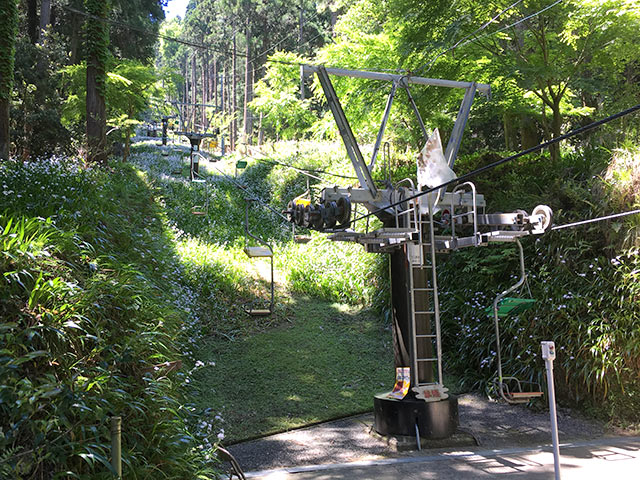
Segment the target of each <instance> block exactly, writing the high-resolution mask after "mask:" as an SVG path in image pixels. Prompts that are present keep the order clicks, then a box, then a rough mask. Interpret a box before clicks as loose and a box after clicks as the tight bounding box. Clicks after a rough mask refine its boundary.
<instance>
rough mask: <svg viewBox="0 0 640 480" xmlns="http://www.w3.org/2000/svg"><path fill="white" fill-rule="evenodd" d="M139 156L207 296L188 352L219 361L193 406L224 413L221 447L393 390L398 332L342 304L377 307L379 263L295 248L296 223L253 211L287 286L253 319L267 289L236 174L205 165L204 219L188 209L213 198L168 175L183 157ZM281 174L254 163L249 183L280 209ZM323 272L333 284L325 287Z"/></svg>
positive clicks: (319, 248) (223, 165)
mask: <svg viewBox="0 0 640 480" xmlns="http://www.w3.org/2000/svg"><path fill="white" fill-rule="evenodd" d="M137 150H138V152H139V153H138V156H137V157H136V156H134V159H133V161H137V162H138V164H139V165H140V166H141V167H142V168H143V169H144V170H145V171H146V172H147V173H148V175H149V177H150V178H151V179H152V181H153V183H154V184H155V185H156V186H157V187H158V188H160V189H161V190H162V191H163V192H164V199H165V203H166V211H167V214H168V215H169V218H170V221H171V222H173V223H174V224H175V226H176V229H177V231H178V232H179V233H180V232H184V235H183V236H181V237H180V239H179V241H178V243H177V246H176V248H177V250H178V252H179V253H180V256H181V259H182V262H183V265H185V278H186V279H187V282H188V283H189V285H190V286H191V288H192V289H193V290H194V292H197V294H198V296H199V297H198V302H199V310H198V318H199V324H200V326H201V328H202V336H201V337H198V339H197V341H196V342H195V343H193V344H192V351H193V354H194V358H195V359H197V361H200V362H202V363H204V364H208V363H209V362H215V364H216V366H215V368H212V369H203V370H202V371H201V372H199V373H196V374H195V375H194V376H193V378H192V382H191V385H192V386H193V387H194V388H195V390H196V391H197V395H195V396H194V397H193V400H194V401H195V402H196V403H197V406H198V408H197V410H198V411H213V412H215V413H220V414H221V415H222V416H223V418H224V419H225V423H224V430H225V432H224V434H225V442H233V441H239V440H242V439H247V438H252V437H255V436H259V435H264V434H267V433H273V432H276V431H283V430H286V429H289V428H293V427H299V426H302V425H305V424H308V423H313V422H318V421H322V420H328V419H331V418H336V417H341V416H345V415H350V414H354V413H358V412H361V411H364V410H370V409H371V407H372V396H373V394H374V393H377V392H379V391H381V390H384V389H390V388H391V387H392V384H393V364H392V359H393V354H392V351H391V345H390V341H391V333H390V331H388V330H387V329H386V325H385V323H384V321H383V320H382V319H381V317H380V315H379V314H375V313H374V312H372V311H361V307H349V306H347V305H344V304H341V303H334V300H339V301H340V300H342V301H344V300H347V299H348V300H351V301H352V302H355V303H364V302H367V301H369V300H370V299H371V296H372V295H371V293H370V292H371V291H372V290H375V288H376V285H377V283H376V282H370V281H369V282H368V283H369V284H370V285H369V287H368V289H367V288H365V284H366V283H367V276H368V275H369V277H368V278H369V279H371V280H374V279H375V278H374V277H371V276H370V275H372V270H371V268H362V264H363V262H364V264H367V265H370V264H371V261H372V260H379V258H378V257H377V256H366V257H365V255H366V254H364V252H363V251H362V249H361V248H357V247H353V246H350V245H344V244H333V243H331V242H326V241H324V240H323V239H321V238H317V239H316V240H314V242H312V243H311V244H308V245H305V246H301V245H297V244H293V242H291V235H290V230H289V227H288V226H286V225H282V224H281V223H280V222H279V219H278V218H277V217H276V216H274V215H273V214H271V213H269V212H268V211H267V210H264V209H259V208H254V209H252V210H251V223H252V225H253V226H254V231H256V232H257V233H259V234H260V235H262V236H263V237H265V238H268V239H269V240H270V241H272V242H274V243H275V248H276V265H277V268H278V269H279V276H280V277H281V281H282V283H281V285H280V286H279V288H278V300H277V305H276V312H275V314H274V315H272V316H271V317H267V318H252V317H249V316H248V315H246V314H245V313H244V311H243V310H242V305H243V304H246V303H248V302H251V301H256V300H257V301H260V299H265V298H266V296H267V285H266V283H265V282H264V280H261V279H260V278H258V276H257V274H256V268H255V262H254V261H251V260H249V259H247V258H246V256H245V255H244V253H243V252H242V248H243V246H244V237H243V224H242V220H243V216H244V205H245V204H244V200H243V198H242V194H241V192H240V191H239V189H238V188H236V186H234V185H233V184H231V183H230V182H228V181H225V180H224V179H222V178H220V177H219V176H218V175H219V172H218V171H217V170H216V168H220V169H222V170H223V171H229V172H232V171H233V170H232V168H230V166H231V165H232V164H233V162H232V161H229V162H217V163H214V164H210V165H207V164H206V163H204V164H203V165H202V167H201V168H202V171H203V173H204V172H207V171H210V172H213V173H215V174H216V175H215V176H212V177H209V180H210V184H209V187H208V190H207V191H206V193H207V194H208V195H209V198H210V202H209V207H208V215H207V216H205V217H195V216H190V215H189V214H188V213H187V212H188V211H189V209H190V207H191V206H192V205H194V204H202V199H203V196H204V195H205V190H204V189H203V188H202V187H201V186H197V185H192V184H189V183H188V182H187V183H185V182H184V181H183V180H181V179H180V178H178V177H172V176H167V175H166V174H167V173H168V172H170V171H172V170H175V169H176V166H177V165H178V164H179V162H180V156H181V155H182V154H178V155H171V156H169V157H168V158H163V157H161V156H160V155H159V152H158V151H157V150H154V149H151V148H148V147H144V146H142V147H138V149H137ZM183 154H184V152H183ZM214 167H215V168H214ZM281 173H282V172H281V171H279V172H271V167H268V166H265V165H258V166H256V165H254V166H253V168H249V169H248V171H247V172H246V173H245V175H243V176H242V178H241V181H243V182H244V183H245V184H246V185H247V186H248V187H249V190H250V191H251V192H253V193H257V194H259V195H260V196H261V198H267V199H271V201H272V203H273V204H274V205H276V206H280V205H278V199H277V198H276V197H277V196H278V191H277V188H283V184H285V185H286V181H285V182H282V177H281V176H280V175H281ZM204 174H206V173H204ZM291 180H292V181H295V180H296V179H291ZM298 181H299V179H298ZM323 259H324V260H323ZM326 259H329V263H330V265H327V264H326V261H325V260H326ZM292 272H298V274H297V275H292ZM313 272H315V274H314V273H313ZM322 272H323V273H322ZM300 273H304V275H303V276H300ZM325 275H326V276H328V278H330V279H331V280H332V281H331V282H323V281H321V276H325ZM287 280H289V282H288V283H287ZM300 292H307V293H310V294H312V295H315V296H314V297H309V296H307V295H306V294H302V293H300ZM322 298H325V300H323V299H322Z"/></svg>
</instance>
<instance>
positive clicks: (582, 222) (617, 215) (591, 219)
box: [551, 208, 640, 230]
mask: <svg viewBox="0 0 640 480" xmlns="http://www.w3.org/2000/svg"><path fill="white" fill-rule="evenodd" d="M637 213H640V208H638V209H636V210H631V211H629V212H622V213H614V214H613V215H606V216H604V217H597V218H590V219H588V220H581V221H579V222H573V223H566V224H564V225H556V226H553V227H551V230H561V229H563V228H572V227H577V226H580V225H586V224H588V223H595V222H603V221H605V220H611V219H613V218H620V217H626V216H627V215H635V214H637Z"/></svg>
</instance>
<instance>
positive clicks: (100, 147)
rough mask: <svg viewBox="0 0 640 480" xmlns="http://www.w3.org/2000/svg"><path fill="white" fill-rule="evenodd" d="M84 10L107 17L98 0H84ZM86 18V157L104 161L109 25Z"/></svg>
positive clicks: (105, 8)
mask: <svg viewBox="0 0 640 480" xmlns="http://www.w3.org/2000/svg"><path fill="white" fill-rule="evenodd" d="M85 8H86V10H87V13H89V14H90V15H92V16H93V17H99V18H103V19H106V18H107V16H108V13H109V12H108V11H109V6H108V3H107V2H102V1H100V0H85ZM93 17H88V18H87V42H86V48H87V99H86V100H87V101H86V104H87V110H86V112H87V130H86V132H87V161H89V162H97V163H106V161H107V138H106V127H107V117H106V106H105V90H106V82H107V72H106V66H105V61H106V58H107V55H108V53H109V52H108V47H109V28H108V26H107V24H106V23H105V22H101V21H99V20H97V19H95V18H93Z"/></svg>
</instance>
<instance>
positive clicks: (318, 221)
mask: <svg viewBox="0 0 640 480" xmlns="http://www.w3.org/2000/svg"><path fill="white" fill-rule="evenodd" d="M323 209H324V206H323V205H314V206H312V209H311V211H310V212H309V223H310V227H311V228H313V229H314V230H319V231H321V230H322V227H324V220H323V218H322V210H323Z"/></svg>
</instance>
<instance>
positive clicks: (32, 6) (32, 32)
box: [27, 0, 38, 44]
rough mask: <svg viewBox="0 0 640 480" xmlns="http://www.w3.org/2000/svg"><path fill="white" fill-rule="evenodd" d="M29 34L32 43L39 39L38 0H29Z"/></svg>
mask: <svg viewBox="0 0 640 480" xmlns="http://www.w3.org/2000/svg"><path fill="white" fill-rule="evenodd" d="M27 35H29V40H31V43H33V44H35V43H36V42H37V41H38V0H27Z"/></svg>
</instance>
